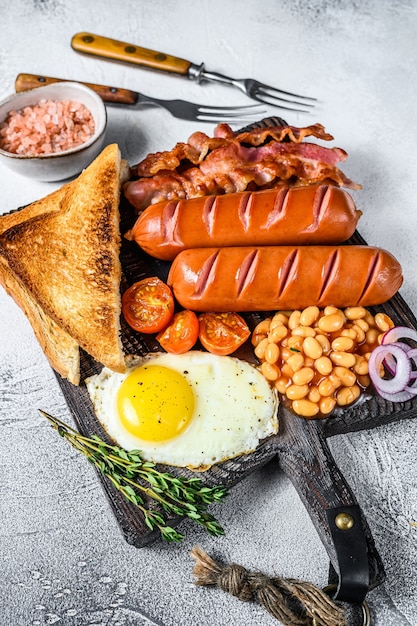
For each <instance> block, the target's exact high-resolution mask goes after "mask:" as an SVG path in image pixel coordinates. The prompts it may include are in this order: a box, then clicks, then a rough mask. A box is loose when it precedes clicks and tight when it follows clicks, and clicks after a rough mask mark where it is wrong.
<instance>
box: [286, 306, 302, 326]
mask: <svg viewBox="0 0 417 626" xmlns="http://www.w3.org/2000/svg"><path fill="white" fill-rule="evenodd" d="M300 317H301V311H293V312H292V313H291V315H290V316H289V318H288V328H291V330H292V329H293V328H297V326H299V325H300Z"/></svg>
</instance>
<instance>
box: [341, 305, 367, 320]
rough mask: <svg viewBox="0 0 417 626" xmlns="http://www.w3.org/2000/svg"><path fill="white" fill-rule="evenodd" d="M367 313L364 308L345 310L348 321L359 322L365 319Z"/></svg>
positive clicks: (356, 307)
mask: <svg viewBox="0 0 417 626" xmlns="http://www.w3.org/2000/svg"><path fill="white" fill-rule="evenodd" d="M366 313H367V311H366V309H365V308H364V307H363V306H349V307H347V309H345V315H346V317H347V319H348V320H359V319H362V318H363V317H365V315H366Z"/></svg>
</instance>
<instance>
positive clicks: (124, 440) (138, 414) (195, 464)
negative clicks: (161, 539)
mask: <svg viewBox="0 0 417 626" xmlns="http://www.w3.org/2000/svg"><path fill="white" fill-rule="evenodd" d="M86 385H87V389H88V393H89V395H90V398H91V401H92V403H93V405H94V409H95V412H96V415H97V418H98V419H99V421H100V422H101V424H102V426H103V428H104V429H105V430H106V431H107V433H108V434H109V436H110V437H111V438H112V439H113V440H114V441H115V442H116V443H117V444H118V445H119V446H120V447H122V448H124V449H126V450H129V451H130V450H140V451H141V454H142V457H143V458H144V459H146V460H148V461H152V462H154V463H163V464H167V465H173V466H178V467H190V468H193V469H207V468H208V467H210V466H211V465H213V464H215V463H219V462H220V461H224V460H226V459H230V458H233V457H236V456H238V455H241V454H245V453H249V452H252V451H253V450H255V449H256V447H257V446H258V444H259V442H260V441H261V440H262V439H265V438H266V437H269V436H270V435H273V434H276V433H277V431H278V417H277V407H278V400H277V395H276V393H275V391H274V390H273V389H271V387H270V385H269V383H268V382H267V381H266V379H265V378H264V376H262V374H261V373H260V372H259V371H258V370H257V369H256V368H255V367H253V366H252V365H250V364H249V363H247V362H245V361H241V360H239V359H237V358H234V357H225V356H216V355H214V354H210V353H208V352H202V351H201V352H200V351H191V352H187V353H185V354H180V355H175V354H168V353H156V354H152V355H147V356H146V357H144V358H142V359H140V360H139V361H138V362H135V363H134V364H132V365H131V366H129V367H128V369H127V371H126V373H124V374H119V373H116V372H112V371H111V370H109V369H107V368H103V370H102V371H101V372H100V374H97V375H94V376H91V377H90V378H88V379H87V380H86Z"/></svg>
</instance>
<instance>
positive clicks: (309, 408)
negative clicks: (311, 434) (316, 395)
mask: <svg viewBox="0 0 417 626" xmlns="http://www.w3.org/2000/svg"><path fill="white" fill-rule="evenodd" d="M292 408H293V409H294V411H295V413H297V415H301V416H302V417H314V416H315V415H317V413H318V412H319V405H318V404H316V403H315V402H311V400H307V399H306V398H301V400H294V402H293V403H292Z"/></svg>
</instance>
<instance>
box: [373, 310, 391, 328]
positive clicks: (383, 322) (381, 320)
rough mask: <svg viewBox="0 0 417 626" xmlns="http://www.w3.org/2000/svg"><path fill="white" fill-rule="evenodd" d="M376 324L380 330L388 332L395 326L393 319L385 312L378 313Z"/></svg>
mask: <svg viewBox="0 0 417 626" xmlns="http://www.w3.org/2000/svg"><path fill="white" fill-rule="evenodd" d="M375 324H376V325H377V327H378V328H379V330H382V331H383V332H386V331H387V330H389V329H390V328H393V327H394V323H393V321H392V320H391V318H390V317H388V315H386V314H385V313H377V314H376V315H375Z"/></svg>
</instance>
